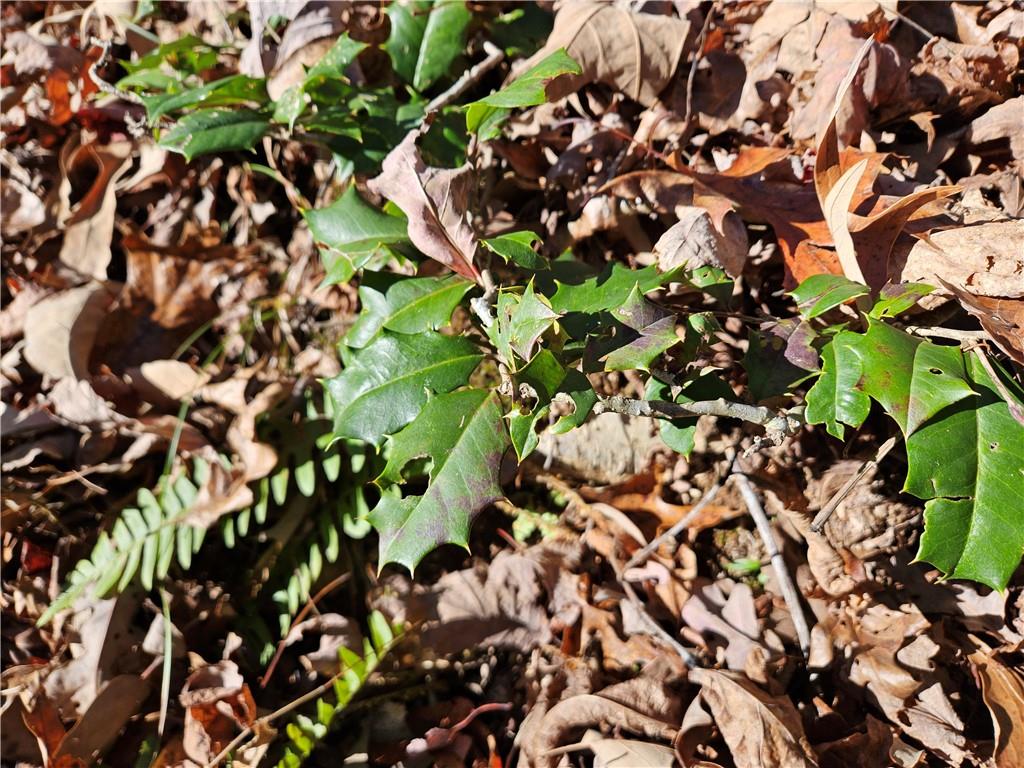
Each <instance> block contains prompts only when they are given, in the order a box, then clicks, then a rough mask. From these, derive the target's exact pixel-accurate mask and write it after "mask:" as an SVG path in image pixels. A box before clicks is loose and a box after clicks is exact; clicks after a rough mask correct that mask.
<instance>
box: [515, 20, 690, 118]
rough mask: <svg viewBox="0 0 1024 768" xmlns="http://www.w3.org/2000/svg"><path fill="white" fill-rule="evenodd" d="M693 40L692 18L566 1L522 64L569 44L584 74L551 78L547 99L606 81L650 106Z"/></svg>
mask: <svg viewBox="0 0 1024 768" xmlns="http://www.w3.org/2000/svg"><path fill="white" fill-rule="evenodd" d="M691 42H692V40H691V37H690V23H689V22H688V21H685V20H683V19H678V18H674V17H670V16H657V15H653V14H646V13H630V12H629V11H627V10H625V9H624V8H620V7H617V6H614V5H603V4H598V3H564V4H563V5H562V6H561V7H560V8H559V10H558V13H557V14H556V15H555V26H554V29H552V30H551V34H550V35H549V36H548V39H547V42H546V43H545V45H544V47H543V48H541V49H540V50H539V51H537V53H535V54H534V55H533V57H532V58H530V60H529V61H527V62H526V63H525V64H524V65H523V69H524V70H525V69H528V68H529V67H532V66H533V65H534V64H536V63H538V62H539V61H541V60H542V59H544V58H545V57H547V56H549V55H551V54H552V53H554V52H555V51H557V50H558V49H559V48H565V49H566V51H567V52H568V53H569V55H570V56H572V58H574V59H575V60H576V61H577V62H579V65H580V67H581V68H582V69H583V73H582V74H580V75H565V76H562V77H559V78H557V79H555V80H554V81H552V82H551V83H550V84H549V85H548V86H547V95H548V99H549V100H552V101H554V100H557V99H560V98H562V97H563V96H568V95H569V94H570V93H575V92H576V91H578V90H580V89H581V88H582V87H583V86H585V85H587V84H589V83H604V84H605V85H609V86H611V87H612V88H614V89H616V90H618V91H621V92H622V93H624V94H625V95H626V96H629V97H630V98H631V99H633V100H635V101H639V102H640V103H641V104H643V105H644V106H645V107H649V106H651V105H652V104H654V103H655V102H656V101H657V100H658V94H660V93H661V92H662V91H663V90H664V89H665V86H667V85H668V84H669V82H670V81H671V79H672V75H673V74H674V73H675V71H676V67H677V66H678V65H679V62H680V60H681V59H682V57H683V54H684V52H686V51H687V50H688V47H689V46H690V44H691Z"/></svg>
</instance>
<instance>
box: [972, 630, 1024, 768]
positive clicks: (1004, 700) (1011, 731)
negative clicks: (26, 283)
mask: <svg viewBox="0 0 1024 768" xmlns="http://www.w3.org/2000/svg"><path fill="white" fill-rule="evenodd" d="M968 658H969V659H970V662H971V664H972V665H974V671H975V673H976V674H977V676H978V678H979V679H980V680H981V697H982V699H984V701H985V706H986V707H988V711H989V714H990V715H991V716H992V727H993V729H994V730H995V737H996V738H995V742H996V744H995V751H994V754H993V757H994V759H995V764H996V767H997V768H1019V766H1021V765H1024V730H1022V729H1021V723H1024V674H1022V673H1021V671H1020V669H1019V668H1017V667H1012V666H1007V665H1006V664H1003V663H1002V662H1001V661H999V660H998V658H997V657H996V656H994V655H993V654H992V653H991V650H990V649H989V650H988V652H982V651H980V650H979V651H975V652H974V653H972V654H971V655H970V656H968Z"/></svg>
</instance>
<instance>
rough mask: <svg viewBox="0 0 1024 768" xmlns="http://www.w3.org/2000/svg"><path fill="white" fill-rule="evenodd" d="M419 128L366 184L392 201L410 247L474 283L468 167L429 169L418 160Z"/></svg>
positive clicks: (421, 159) (390, 154) (412, 132)
mask: <svg viewBox="0 0 1024 768" xmlns="http://www.w3.org/2000/svg"><path fill="white" fill-rule="evenodd" d="M419 136H420V131H419V129H416V130H413V131H410V132H409V134H408V135H407V136H406V137H405V139H403V140H402V143H401V144H399V145H398V146H397V147H395V148H394V149H393V150H392V151H391V152H390V153H389V154H388V156H387V157H386V158H385V159H384V164H383V165H382V166H381V173H380V175H379V176H377V177H376V178H374V179H372V180H371V181H370V182H369V183H368V186H369V188H370V189H371V190H372V191H373V192H375V193H376V194H378V195H382V196H384V197H386V198H388V199H389V200H391V201H392V202H394V203H395V205H397V206H398V207H399V208H401V209H402V212H403V213H405V215H406V216H407V217H408V219H409V238H410V239H411V240H412V242H413V245H415V246H416V247H417V248H419V249H420V250H421V251H423V253H425V254H426V255H427V256H429V257H430V258H432V259H436V260H437V261H439V262H441V263H442V264H444V265H446V266H448V267H450V268H451V269H452V270H454V271H455V272H458V273H459V274H460V275H462V276H463V277H467V278H469V279H470V280H478V279H479V277H480V275H479V273H478V272H477V270H476V267H475V266H473V257H474V256H475V254H476V247H477V241H476V234H475V233H474V232H473V227H472V225H471V224H470V221H469V192H470V189H471V187H472V184H473V169H472V168H471V167H470V166H469V165H468V164H467V165H464V166H462V167H461V168H454V169H450V168H430V167H428V166H427V165H426V164H425V163H424V162H423V158H422V157H420V152H419V149H418V148H417V147H416V141H417V140H418V138H419Z"/></svg>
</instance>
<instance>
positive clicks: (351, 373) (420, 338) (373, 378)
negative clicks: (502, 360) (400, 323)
mask: <svg viewBox="0 0 1024 768" xmlns="http://www.w3.org/2000/svg"><path fill="white" fill-rule="evenodd" d="M482 359H483V355H482V354H481V353H480V351H479V350H478V349H477V348H476V346H474V345H473V343H472V342H470V341H469V340H468V339H464V338H452V337H450V336H442V335H441V334H439V333H434V332H432V331H427V332H425V333H417V334H392V333H387V332H385V333H384V334H382V335H381V336H380V337H379V338H378V339H377V340H376V341H374V342H373V343H372V344H370V345H369V346H367V347H366V348H365V349H361V350H359V351H358V352H356V353H355V354H354V355H353V356H352V359H351V361H350V362H349V364H348V365H347V366H346V367H345V370H343V371H342V372H341V373H340V374H339V375H337V376H335V377H334V378H333V379H328V380H327V381H326V382H325V386H326V387H327V391H328V393H329V394H330V396H331V400H332V401H333V407H334V435H335V437H350V438H355V439H358V440H364V441H366V442H368V443H372V444H373V445H380V443H381V442H382V441H383V439H384V436H385V435H389V434H391V433H393V432H396V431H397V430H399V429H401V428H402V427H404V426H405V425H406V424H408V423H409V422H410V421H412V420H413V419H415V418H416V416H417V414H418V413H419V412H420V409H421V408H422V407H423V405H424V403H426V402H427V397H428V392H430V391H433V392H450V391H451V390H453V389H455V388H456V387H460V386H462V385H463V384H465V383H466V382H467V381H468V379H469V376H470V374H471V373H473V371H474V369H476V367H477V365H478V364H479V363H480V361H481V360H482Z"/></svg>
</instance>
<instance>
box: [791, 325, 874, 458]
mask: <svg viewBox="0 0 1024 768" xmlns="http://www.w3.org/2000/svg"><path fill="white" fill-rule="evenodd" d="M850 337H856V334H854V333H850V332H848V331H844V332H842V333H839V334H837V335H836V336H835V338H834V339H832V341H831V342H830V343H828V344H827V345H825V347H824V348H823V349H822V350H821V376H819V377H818V380H817V381H816V382H814V386H813V387H811V388H810V390H809V391H808V392H807V410H806V412H805V414H804V416H805V418H806V419H807V423H808V424H824V425H825V429H826V430H827V431H828V433H829V434H830V435H832V436H833V437H837V438H839V439H840V440H842V439H843V436H844V435H845V434H846V427H845V426H843V425H844V424H847V425H849V426H851V427H854V428H856V427H859V426H860V425H861V424H863V423H864V419H866V418H867V417H868V413H870V411H871V399H870V398H869V397H868V396H867V395H865V394H864V393H863V392H861V391H860V389H858V388H857V384H858V382H859V381H860V378H861V360H860V357H859V356H858V355H856V354H854V352H853V350H852V348H851V346H850V344H849V342H848V339H849V338H850Z"/></svg>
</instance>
